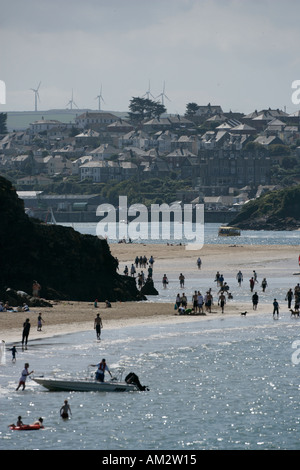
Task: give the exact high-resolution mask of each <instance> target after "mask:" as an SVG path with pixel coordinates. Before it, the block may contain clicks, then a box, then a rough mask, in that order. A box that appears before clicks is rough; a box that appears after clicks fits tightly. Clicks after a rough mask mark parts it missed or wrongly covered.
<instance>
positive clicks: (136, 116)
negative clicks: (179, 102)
mask: <svg viewBox="0 0 300 470" xmlns="http://www.w3.org/2000/svg"><path fill="white" fill-rule="evenodd" d="M129 110H130V112H129V117H130V120H131V121H133V122H141V121H143V120H144V119H153V118H159V117H160V116H161V115H162V114H163V113H165V112H166V111H167V110H166V108H165V106H164V105H163V104H160V103H158V102H157V101H152V100H149V99H148V98H139V97H133V98H132V99H131V100H130V104H129Z"/></svg>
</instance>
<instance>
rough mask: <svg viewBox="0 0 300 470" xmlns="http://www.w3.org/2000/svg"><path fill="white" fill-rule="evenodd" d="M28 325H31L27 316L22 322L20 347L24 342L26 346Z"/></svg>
mask: <svg viewBox="0 0 300 470" xmlns="http://www.w3.org/2000/svg"><path fill="white" fill-rule="evenodd" d="M30 327H31V325H30V320H29V318H26V320H25V322H24V323H23V333H22V348H23V347H24V343H25V348H27V342H28V336H29V332H30Z"/></svg>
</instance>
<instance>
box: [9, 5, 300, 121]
mask: <svg viewBox="0 0 300 470" xmlns="http://www.w3.org/2000/svg"><path fill="white" fill-rule="evenodd" d="M0 6H1V10H0V11H1V17H0V79H1V80H4V81H5V83H6V90H7V95H6V105H1V104H0V111H16V110H21V111H23V110H33V109H34V93H33V91H31V90H30V88H36V87H37V86H38V84H39V82H41V85H40V89H39V94H40V102H39V103H38V108H39V109H40V110H47V109H54V108H60V109H64V108H66V107H67V105H68V102H69V101H70V99H71V93H72V89H73V93H74V94H73V99H74V102H75V103H76V104H77V106H78V107H80V108H90V109H97V106H98V101H97V100H96V99H95V98H96V96H97V95H99V92H100V87H101V85H102V96H103V99H104V101H105V103H104V102H102V104H101V108H102V109H103V110H111V111H127V110H128V105H129V102H130V99H131V98H132V97H133V96H142V95H144V94H145V93H146V92H147V90H148V87H149V81H150V90H151V93H152V94H153V96H154V97H157V96H158V95H159V94H160V93H161V92H162V90H163V84H164V82H165V94H166V95H167V97H168V98H169V100H170V101H169V100H168V99H167V98H165V106H166V107H167V110H168V112H170V113H179V114H183V113H184V112H185V108H186V104H187V103H189V102H192V101H193V102H196V103H198V104H201V105H203V104H207V103H209V102H210V103H211V104H220V105H221V106H222V108H223V110H224V111H229V110H232V111H239V112H244V113H249V112H251V111H253V110H255V109H262V108H268V107H271V108H280V109H284V108H285V107H286V110H287V112H290V113H291V112H294V111H296V110H297V109H298V108H299V106H298V107H297V106H296V105H294V104H293V103H292V101H291V95H292V89H291V84H292V82H293V81H294V80H300V51H299V47H300V28H299V17H300V1H299V0H285V1H284V2H283V1H282V0H105V1H104V0H84V1H83V0H80V1H79V0H51V1H49V0H10V1H8V0H0Z"/></svg>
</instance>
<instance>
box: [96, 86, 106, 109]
mask: <svg viewBox="0 0 300 470" xmlns="http://www.w3.org/2000/svg"><path fill="white" fill-rule="evenodd" d="M95 100H98V109H99V111H101V100H102V101H103V103H105V101H104V99H103V96H102V84H101V88H100V94H99V95H98V96H96V98H95Z"/></svg>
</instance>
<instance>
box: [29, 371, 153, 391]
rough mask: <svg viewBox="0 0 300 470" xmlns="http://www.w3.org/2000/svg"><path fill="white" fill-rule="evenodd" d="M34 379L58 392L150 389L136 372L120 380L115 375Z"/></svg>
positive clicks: (33, 378)
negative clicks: (101, 378)
mask: <svg viewBox="0 0 300 470" xmlns="http://www.w3.org/2000/svg"><path fill="white" fill-rule="evenodd" d="M32 380H34V381H35V382H36V383H38V384H39V385H42V386H43V387H45V388H47V389H48V390H50V391H56V392H59V391H67V392H135V391H138V390H140V391H144V390H149V389H148V387H146V386H145V385H142V384H141V382H140V380H139V378H138V376H137V375H136V374H135V373H134V372H130V373H129V374H128V375H127V376H126V377H125V381H122V380H118V379H116V378H115V377H113V378H112V379H111V380H109V381H107V382H100V381H99V380H96V379H95V378H84V379H71V378H52V377H32Z"/></svg>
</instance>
